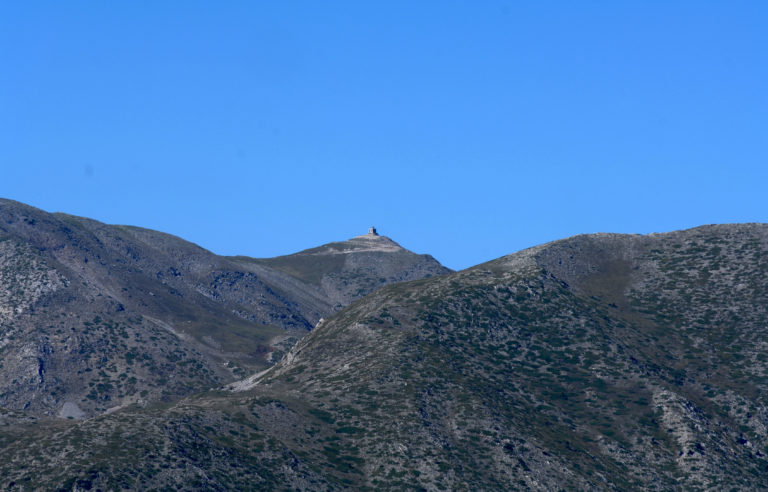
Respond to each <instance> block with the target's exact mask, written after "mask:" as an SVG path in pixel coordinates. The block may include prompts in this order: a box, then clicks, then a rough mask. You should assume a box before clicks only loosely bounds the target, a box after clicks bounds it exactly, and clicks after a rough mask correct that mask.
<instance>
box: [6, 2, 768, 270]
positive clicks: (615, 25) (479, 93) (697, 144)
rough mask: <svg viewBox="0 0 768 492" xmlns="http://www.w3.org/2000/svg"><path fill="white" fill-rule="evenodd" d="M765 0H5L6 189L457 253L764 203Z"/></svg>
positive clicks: (60, 201)
mask: <svg viewBox="0 0 768 492" xmlns="http://www.w3.org/2000/svg"><path fill="white" fill-rule="evenodd" d="M766 26H768V2H765V1H758V0H756V1H752V2H743V1H728V2H725V1H720V2H707V1H702V0H696V1H690V2H686V1H676V2H668V1H657V2H654V1H637V2H631V1H621V2H616V1H607V0H606V1H600V2H593V1H579V2H574V1H560V2H558V1H535V2H533V1H532V2H518V1H492V0H489V1H482V2H477V1H423V2H412V1H408V2H399V1H392V0H388V1H385V2H367V1H365V2H360V1H350V2H333V1H329V2H318V1H307V2H298V1H277V2H252V1H249V2H245V1H244V2H235V1H232V2H211V1H206V2H193V1H176V2H174V1H165V2H155V1H146V2H139V1H137V2H102V1H93V2H82V1H77V0H70V1H66V2H61V1H50V2H45V1H39V2H37V1H36V2H29V1H21V0H18V1H12V0H10V1H4V2H1V3H0V196H2V197H5V198H11V199H15V200H19V201H22V202H25V203H29V204H31V205H34V206H37V207H40V208H42V209H44V210H48V211H63V212H68V213H72V214H76V215H83V216H88V217H92V218H95V219H98V220H101V221H104V222H108V223H119V224H134V225H140V226H144V227H149V228H153V229H159V230H162V231H166V232H170V233H173V234H176V235H179V236H181V237H183V238H185V239H188V240H191V241H193V242H196V243H198V244H200V245H202V246H204V247H206V248H208V249H210V250H212V251H214V252H216V253H220V254H247V255H251V256H274V255H279V254H287V253H291V252H294V251H297V250H300V249H304V248H307V247H311V246H315V245H318V244H321V243H325V242H329V241H333V240H342V239H346V238H348V237H351V236H354V235H357V234H362V233H365V232H366V231H367V228H368V227H369V226H370V225H375V226H376V227H378V228H379V231H380V232H381V233H382V234H385V235H388V236H390V237H392V238H393V239H394V240H396V241H398V242H400V243H401V244H402V245H403V246H405V247H407V248H409V249H412V250H414V251H416V252H420V253H430V254H432V255H434V256H435V257H436V258H437V259H439V260H440V261H442V262H443V263H444V264H446V265H447V266H449V267H452V268H464V267H467V266H470V265H473V264H476V263H479V262H482V261H486V260H490V259H493V258H495V257H498V256H502V255H504V254H508V253H511V252H514V251H516V250H519V249H522V248H526V247H528V246H533V245H535V244H538V243H542V242H546V241H550V240H554V239H559V238H562V237H566V236H569V235H573V234H578V233H589V232H638V233H646V232H654V231H667V230H673V229H680V228H687V227H692V226H696V225H700V224H707V223H718V222H753V221H758V222H766V221H768V192H766V188H768V29H767V28H766Z"/></svg>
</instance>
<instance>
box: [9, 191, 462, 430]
mask: <svg viewBox="0 0 768 492" xmlns="http://www.w3.org/2000/svg"><path fill="white" fill-rule="evenodd" d="M316 249H317V250H320V251H321V252H328V254H327V255H326V254H323V253H318V252H317V251H315V250H309V252H302V253H298V254H296V255H290V256H286V257H280V258H274V259H265V260H259V259H253V258H247V257H235V258H227V257H222V256H217V255H215V254H213V253H211V252H210V251H207V250H205V249H203V248H200V247H199V246H197V245H195V244H192V243H189V242H187V241H184V240H183V239H180V238H177V237H175V236H171V235H168V234H164V233H161V232H156V231H151V230H148V229H142V228H138V227H129V226H112V225H106V224H103V223H100V222H97V221H94V220H90V219H86V218H82V217H75V216H71V215H66V214H60V213H55V214H50V213H47V212H44V211H42V210H39V209H36V208H33V207H30V206H27V205H24V204H21V203H18V202H13V201H10V200H0V407H5V408H8V409H15V410H23V411H25V412H26V413H27V414H30V415H59V416H62V417H67V416H71V417H77V418H80V417H85V416H92V415H96V414H99V413H103V412H106V411H108V410H114V409H116V408H119V407H121V406H124V405H128V404H132V403H138V404H141V405H144V404H147V403H148V402H151V401H166V402H170V401H174V400H176V399H178V398H179V397H181V396H184V395H188V394H191V393H194V392H198V391H201V390H205V389H209V388H212V387H216V386H219V385H221V384H223V383H226V382H229V381H233V380H235V379H236V378H238V377H242V376H245V375H247V374H248V373H250V372H253V371H257V370H262V369H265V368H266V367H269V366H270V365H271V364H273V363H274V362H276V361H277V360H278V359H279V358H280V356H281V354H282V353H284V352H285V351H286V350H287V349H288V348H290V347H291V346H292V345H293V344H294V343H295V342H296V341H297V340H298V339H299V338H301V337H302V336H303V335H305V334H306V333H307V332H308V331H309V330H310V329H311V328H312V327H313V326H314V325H315V324H317V322H318V321H319V320H320V319H321V318H322V317H324V316H328V315H330V314H332V313H333V312H334V311H336V310H338V309H340V308H341V307H343V306H345V305H347V304H349V303H350V302H352V301H354V300H356V299H358V298H360V297H362V296H364V295H365V294H367V293H369V292H371V291H373V290H375V289H376V288H379V287H381V286H383V285H386V284H388V283H390V282H393V281H397V280H399V279H410V278H423V277H426V276H430V275H440V274H443V273H447V272H449V271H450V270H448V269H446V268H444V267H442V266H441V265H440V264H439V263H438V262H437V261H436V260H434V258H432V257H430V256H428V255H417V254H414V253H412V252H410V251H408V250H406V249H404V248H402V247H400V246H399V245H397V244H396V243H394V242H393V241H391V240H390V239H388V238H385V237H383V236H378V235H374V234H370V235H369V236H362V238H353V239H352V240H350V241H347V242H340V243H332V244H331V245H326V246H321V247H320V248H316ZM331 252H333V253H331Z"/></svg>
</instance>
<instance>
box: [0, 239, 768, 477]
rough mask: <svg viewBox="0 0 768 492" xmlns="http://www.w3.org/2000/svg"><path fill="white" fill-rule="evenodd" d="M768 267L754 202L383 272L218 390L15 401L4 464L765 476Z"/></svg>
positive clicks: (263, 471)
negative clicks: (746, 211)
mask: <svg viewBox="0 0 768 492" xmlns="http://www.w3.org/2000/svg"><path fill="white" fill-rule="evenodd" d="M766 273H768V225H763V224H747V225H726V226H706V227H701V228H697V229H692V230H688V231H681V232H675V233H669V234H659V235H649V236H628V235H612V234H602V235H591V236H578V237H574V238H570V239H567V240H563V241H557V242H554V243H550V244H547V245H543V246H539V247H536V248H532V249H529V250H526V251H522V252H520V253H516V254H513V255H510V256H507V257H504V258H500V259H498V260H495V261H492V262H489V263H486V264H483V265H480V266H477V267H474V268H471V269H469V270H465V271H462V272H458V273H455V274H451V275H446V276H441V277H437V278H434V279H428V280H419V281H414V282H408V283H401V284H394V285H390V286H387V287H385V288H383V289H380V290H378V291H376V292H375V293H373V294H371V295H369V296H367V297H366V298H364V299H363V300H361V301H359V302H356V303H354V304H352V305H351V306H350V307H348V308H346V309H344V310H342V311H341V312H339V313H337V314H336V315H334V316H333V317H331V318H329V319H328V320H327V321H325V322H323V323H321V325H320V326H319V327H318V328H317V329H315V330H313V331H312V332H311V333H310V334H309V335H308V336H306V337H304V338H303V339H302V340H301V341H300V342H299V343H298V344H297V345H296V346H295V347H294V348H293V349H292V350H291V351H290V352H289V353H288V354H287V355H286V356H285V357H284V358H283V359H282V360H281V362H280V363H278V364H277V365H275V366H274V367H273V368H271V369H270V370H268V371H266V373H263V374H261V375H260V376H258V377H252V378H249V379H247V380H244V381H241V382H240V383H237V384H234V385H231V386H230V391H232V392H231V393H228V392H218V393H209V394H204V395H199V396H196V397H194V398H190V399H187V400H184V401H182V402H180V403H178V404H175V405H173V406H171V407H167V408H164V407H155V408H147V409H143V410H142V409H137V408H129V409H126V410H124V411H122V412H118V413H115V414H112V415H106V416H102V417H99V418H97V419H92V420H89V421H86V422H82V423H76V424H67V423H66V422H63V423H62V422H50V423H45V422H35V423H24V422H20V421H19V420H20V419H22V418H23V417H22V416H18V415H7V416H5V417H4V418H5V419H6V421H7V422H8V423H9V424H8V426H7V427H6V429H8V430H5V431H0V436H1V437H0V438H1V439H2V442H0V447H2V449H3V453H4V456H5V457H6V460H5V463H3V464H0V476H2V477H4V480H6V481H7V482H13V483H14V484H15V485H16V486H18V485H19V484H24V483H29V480H32V479H35V478H36V479H39V480H42V482H40V483H43V484H44V485H45V487H46V488H55V487H64V488H67V489H69V488H72V487H73V486H75V485H77V486H80V487H83V486H88V487H102V488H117V487H119V486H125V487H133V488H146V487H161V486H175V487H182V486H198V487H205V488H209V489H225V488H233V487H246V488H248V487H250V488H254V487H265V488H266V487H271V488H279V487H283V488H301V489H309V490H321V489H322V490H325V489H341V488H346V487H354V488H357V489H382V488H418V489H426V490H441V489H452V490H453V489H462V490H463V489H466V490H488V489H503V490H509V489H533V490H560V489H568V490H570V489H574V490H588V489H608V490H722V489H726V488H727V489H736V490H754V489H763V488H766V487H768V478H766V477H768V475H766V469H768V459H767V458H766V454H767V453H768V428H767V427H766V425H767V424H768V401H767V397H766V394H768V392H766V390H768V387H767V386H768V379H766V374H765V372H766V360H768V345H767V344H766V339H767V338H766V335H768V313H767V312H766V310H767V309H768V308H767V307H766V306H768V303H767V302H766V301H768V282H766V278H767V277H766ZM11 424H12V425H11ZM124 442H128V443H130V445H128V446H125V445H121V444H122V443H124ZM116 449H119V451H118V452H119V455H120V459H119V460H118V459H114V458H113V454H112V453H113V452H114V450H116ZM21 465H24V466H25V468H21ZM25 480H27V482H25Z"/></svg>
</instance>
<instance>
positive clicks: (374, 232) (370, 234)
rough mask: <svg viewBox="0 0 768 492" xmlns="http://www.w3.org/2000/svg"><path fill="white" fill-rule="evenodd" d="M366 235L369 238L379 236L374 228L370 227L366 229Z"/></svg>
mask: <svg viewBox="0 0 768 492" xmlns="http://www.w3.org/2000/svg"><path fill="white" fill-rule="evenodd" d="M368 235H369V236H378V235H379V233H378V232H376V228H375V227H373V226H371V228H370V229H368Z"/></svg>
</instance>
